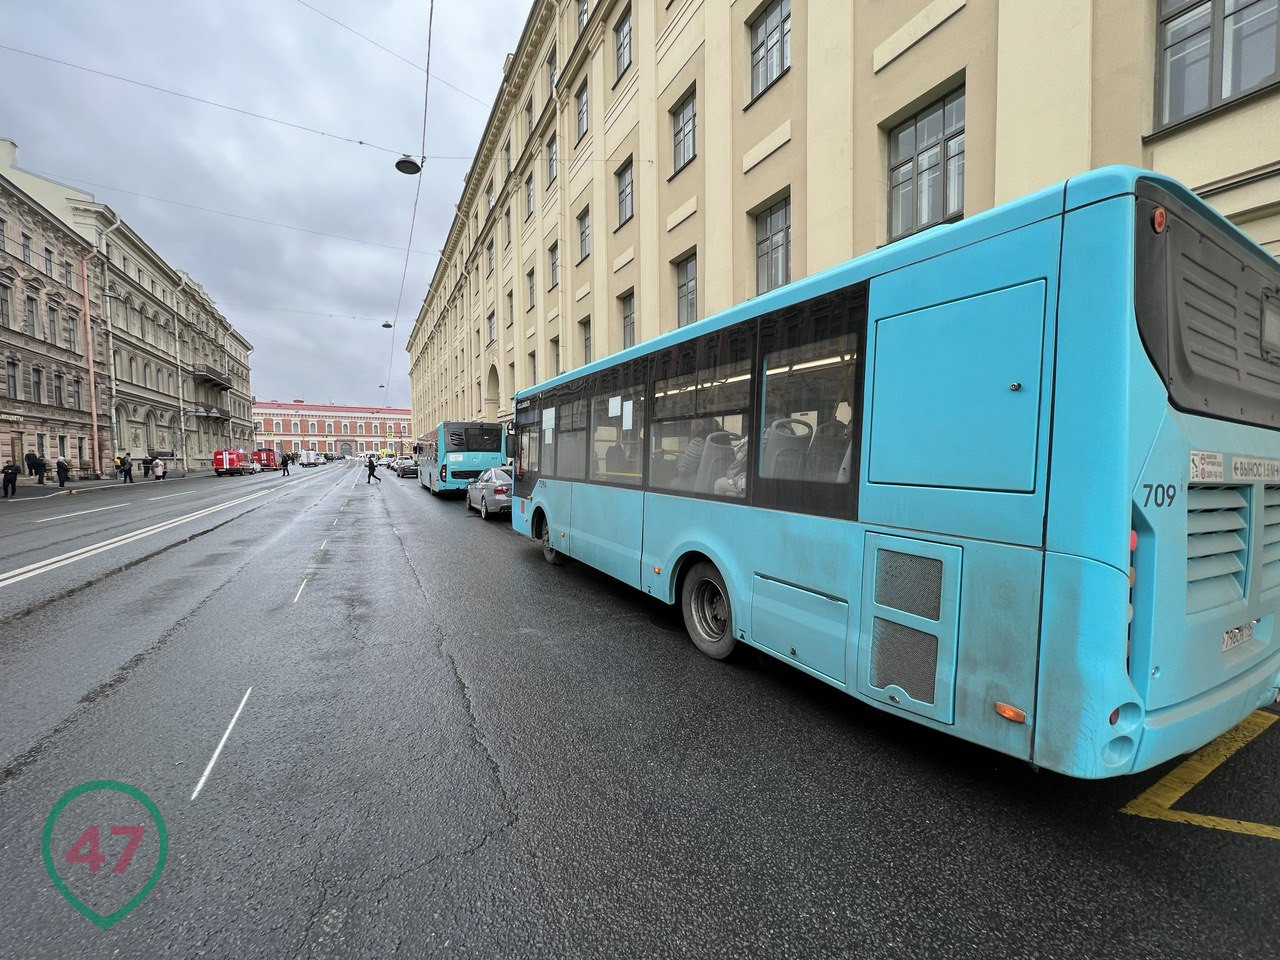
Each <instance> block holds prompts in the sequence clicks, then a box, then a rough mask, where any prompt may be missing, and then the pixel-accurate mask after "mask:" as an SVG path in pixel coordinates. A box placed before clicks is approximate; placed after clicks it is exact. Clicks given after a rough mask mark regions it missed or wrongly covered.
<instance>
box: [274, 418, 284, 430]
mask: <svg viewBox="0 0 1280 960" xmlns="http://www.w3.org/2000/svg"><path fill="white" fill-rule="evenodd" d="M275 432H276V433H283V432H284V422H283V421H281V420H277V421H276V429H275Z"/></svg>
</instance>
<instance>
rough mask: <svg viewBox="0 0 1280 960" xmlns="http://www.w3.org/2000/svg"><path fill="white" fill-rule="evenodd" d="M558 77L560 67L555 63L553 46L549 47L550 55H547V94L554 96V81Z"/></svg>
mask: <svg viewBox="0 0 1280 960" xmlns="http://www.w3.org/2000/svg"><path fill="white" fill-rule="evenodd" d="M559 79H560V68H559V65H558V64H557V63H556V51H555V48H554V47H552V49H551V56H549V57H547V96H548V97H554V96H555V95H556V81H558V80H559Z"/></svg>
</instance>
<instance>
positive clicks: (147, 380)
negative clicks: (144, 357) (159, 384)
mask: <svg viewBox="0 0 1280 960" xmlns="http://www.w3.org/2000/svg"><path fill="white" fill-rule="evenodd" d="M142 385H143V386H144V387H149V386H151V364H149V363H144V364H143V365H142Z"/></svg>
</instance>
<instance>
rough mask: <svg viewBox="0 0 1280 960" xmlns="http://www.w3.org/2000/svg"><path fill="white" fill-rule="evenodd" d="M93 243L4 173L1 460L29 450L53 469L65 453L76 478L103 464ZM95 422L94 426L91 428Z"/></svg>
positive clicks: (105, 437)
mask: <svg viewBox="0 0 1280 960" xmlns="http://www.w3.org/2000/svg"><path fill="white" fill-rule="evenodd" d="M92 254H93V247H92V246H91V245H90V244H89V243H88V242H86V241H85V240H84V239H83V238H82V237H81V236H80V235H79V234H77V233H76V232H75V231H73V230H71V229H70V228H69V227H67V226H66V225H65V224H64V223H62V222H61V221H59V220H58V219H57V217H55V216H54V214H53V213H51V212H50V211H49V210H48V209H47V208H46V207H45V206H44V205H43V204H42V203H40V201H39V200H37V199H36V198H35V197H33V196H31V195H30V194H28V193H27V192H26V191H24V190H23V189H22V188H21V187H19V186H18V185H17V184H15V183H14V182H13V181H12V180H10V179H9V178H7V177H5V176H4V175H3V174H0V362H3V364H4V384H3V394H2V396H3V402H2V403H0V461H2V460H6V459H12V460H14V462H15V463H18V464H19V465H21V466H23V467H24V471H25V464H24V463H23V460H24V458H25V456H26V454H27V453H28V452H29V451H34V452H36V453H38V454H40V455H41V456H43V457H45V459H46V461H47V462H48V465H49V471H50V475H52V473H53V463H54V461H55V460H56V459H57V457H59V456H64V457H66V458H67V460H68V461H69V462H70V464H71V470H72V475H73V476H79V477H90V476H94V475H96V474H97V473H98V472H99V471H100V469H101V466H100V464H101V462H102V460H101V458H102V456H103V455H105V451H106V450H107V449H108V443H109V432H108V420H107V415H106V412H105V410H101V409H100V408H99V407H98V404H97V403H96V397H95V391H94V387H95V384H96V383H99V382H101V380H102V375H103V373H104V369H105V368H104V365H103V356H104V350H103V334H102V328H101V324H99V323H95V322H92V320H91V315H90V310H91V308H92V307H93V306H94V304H95V302H96V300H97V293H96V287H95V286H94V284H95V280H94V277H93V276H92V275H91V274H90V273H89V271H88V270H87V269H86V263H87V261H88V259H89V258H90V257H91V256H92ZM95 421H96V426H95Z"/></svg>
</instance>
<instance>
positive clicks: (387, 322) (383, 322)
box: [382, 320, 391, 330]
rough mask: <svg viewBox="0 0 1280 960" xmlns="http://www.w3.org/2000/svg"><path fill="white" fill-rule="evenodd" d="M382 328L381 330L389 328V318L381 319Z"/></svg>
mask: <svg viewBox="0 0 1280 960" xmlns="http://www.w3.org/2000/svg"><path fill="white" fill-rule="evenodd" d="M382 329H383V330H390V329H391V321H390V320H383V321H382Z"/></svg>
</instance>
